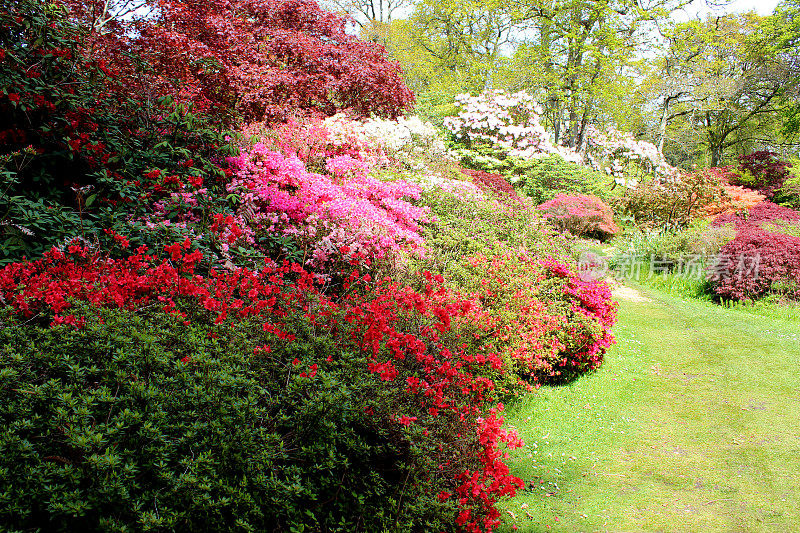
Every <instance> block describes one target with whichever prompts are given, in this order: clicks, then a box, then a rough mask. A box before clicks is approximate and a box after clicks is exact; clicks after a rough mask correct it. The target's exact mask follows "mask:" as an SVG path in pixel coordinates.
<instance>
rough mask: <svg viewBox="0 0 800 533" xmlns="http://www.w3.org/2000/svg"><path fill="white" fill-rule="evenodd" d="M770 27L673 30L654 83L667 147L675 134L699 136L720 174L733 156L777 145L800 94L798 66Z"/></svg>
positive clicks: (699, 24) (724, 22)
mask: <svg viewBox="0 0 800 533" xmlns="http://www.w3.org/2000/svg"><path fill="white" fill-rule="evenodd" d="M771 27H772V22H771V21H770V18H766V19H765V18H762V17H759V16H757V15H755V14H746V15H727V16H722V17H712V18H708V19H707V20H706V21H690V22H686V23H683V24H680V25H678V26H677V27H676V28H675V29H674V32H673V33H672V34H671V35H670V38H669V43H670V44H669V49H668V50H667V53H666V55H665V56H664V57H663V58H661V59H660V60H659V62H658V65H657V67H656V68H655V69H654V70H653V72H652V75H651V78H650V81H649V82H648V84H649V87H650V89H651V90H652V92H653V93H654V94H657V95H659V96H660V104H661V105H660V109H659V115H660V120H659V138H660V143H661V144H662V146H663V143H664V140H666V139H668V137H669V136H670V135H671V134H672V133H674V132H683V134H679V135H675V136H673V138H674V139H677V138H680V137H683V139H684V141H688V142H692V141H691V135H689V139H686V136H685V135H684V134H685V133H686V132H691V131H693V132H694V142H696V143H698V144H700V145H702V146H703V147H704V149H705V152H706V154H707V157H708V163H709V164H710V165H711V166H717V165H718V164H720V163H721V162H722V161H723V160H724V158H725V154H726V152H727V151H733V152H738V153H744V152H747V151H751V150H753V149H755V148H757V147H759V146H761V145H763V144H765V143H767V144H769V143H770V142H774V141H776V140H777V139H776V136H775V132H776V130H777V129H778V127H779V124H778V123H777V122H776V121H777V119H778V117H779V116H780V112H781V109H782V108H785V107H786V102H787V98H788V99H791V98H792V97H793V96H792V95H794V94H796V91H797V65H796V59H795V57H794V56H793V55H792V54H786V53H785V45H781V44H779V41H776V40H775V32H774V30H773V29H771ZM771 42H772V43H777V44H769V43H771ZM668 125H669V126H670V131H669V132H668ZM687 151H689V152H691V150H687Z"/></svg>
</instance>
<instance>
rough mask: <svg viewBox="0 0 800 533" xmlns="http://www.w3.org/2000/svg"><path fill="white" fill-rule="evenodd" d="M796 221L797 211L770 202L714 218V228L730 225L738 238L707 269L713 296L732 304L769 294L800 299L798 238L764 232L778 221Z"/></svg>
mask: <svg viewBox="0 0 800 533" xmlns="http://www.w3.org/2000/svg"><path fill="white" fill-rule="evenodd" d="M798 220H800V211H795V210H793V209H789V208H788V207H782V206H779V205H776V204H773V203H771V202H762V203H760V204H758V205H757V206H755V207H753V208H751V209H749V210H748V211H746V212H740V213H737V214H725V215H721V216H719V217H717V218H716V219H715V220H714V222H713V225H714V226H722V225H726V224H730V225H733V227H734V228H735V229H736V231H737V234H736V237H735V238H734V239H733V240H732V241H731V242H729V243H728V244H727V245H725V246H724V247H723V248H722V249H721V250H720V253H719V255H718V256H717V260H716V262H715V263H714V264H713V265H712V266H711V267H710V271H709V275H710V278H711V280H712V283H713V286H714V290H715V292H716V293H717V294H718V295H720V296H721V297H723V298H730V299H735V300H752V299H756V298H760V297H762V296H765V295H767V294H769V293H771V292H775V293H781V294H783V295H784V296H787V297H789V298H794V299H797V298H800V237H797V236H793V235H786V234H783V233H779V232H772V231H769V230H768V229H765V227H767V228H768V227H769V224H771V223H775V222H778V221H784V222H796V221H798Z"/></svg>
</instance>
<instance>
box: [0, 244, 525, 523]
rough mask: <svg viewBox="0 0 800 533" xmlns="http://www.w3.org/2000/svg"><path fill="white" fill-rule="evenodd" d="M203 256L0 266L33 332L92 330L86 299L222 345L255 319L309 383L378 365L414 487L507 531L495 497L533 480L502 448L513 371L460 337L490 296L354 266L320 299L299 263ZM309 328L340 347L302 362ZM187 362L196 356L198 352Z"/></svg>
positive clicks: (384, 413) (181, 253)
mask: <svg viewBox="0 0 800 533" xmlns="http://www.w3.org/2000/svg"><path fill="white" fill-rule="evenodd" d="M192 248H193V247H192V244H191V242H188V241H187V242H183V243H175V244H173V245H170V246H168V247H166V249H165V251H166V252H167V253H168V254H169V259H168V260H160V259H158V258H157V257H156V256H155V255H152V254H148V253H147V250H144V249H140V250H137V253H136V254H134V255H132V256H130V257H128V258H126V259H118V260H115V259H111V258H107V257H105V256H103V255H102V254H99V253H97V252H93V251H92V250H89V249H87V248H85V247H81V246H77V245H75V246H71V247H70V249H69V250H68V251H66V252H60V251H58V250H52V251H51V252H49V253H48V254H47V255H46V256H45V257H44V258H43V259H41V260H39V261H35V262H32V263H24V264H13V265H9V266H7V267H6V268H4V269H3V270H0V296H2V301H3V302H4V303H5V304H6V305H7V306H8V307H9V309H11V310H12V312H13V313H14V314H17V315H19V316H20V317H22V318H24V319H27V324H28V326H36V327H40V328H54V327H69V328H77V329H79V330H80V329H82V328H85V327H87V325H91V324H92V323H93V322H92V321H93V320H95V319H94V318H92V316H90V314H88V313H86V312H85V310H84V309H83V308H81V307H80V306H77V307H76V305H77V303H76V302H88V303H89V304H91V305H92V306H96V307H103V308H118V309H127V310H130V311H133V312H141V311H143V310H147V309H151V310H152V309H162V310H163V311H164V312H166V313H169V314H172V315H175V316H176V317H178V319H179V320H182V321H183V322H184V324H185V325H186V326H187V327H189V326H191V325H192V324H204V325H205V327H207V328H211V329H210V330H209V334H210V335H214V336H220V337H223V338H224V337H225V335H226V331H227V328H229V327H232V326H231V324H239V323H243V322H246V321H248V320H255V321H256V322H255V323H257V324H258V325H259V327H260V330H261V331H263V332H264V334H263V335H262V334H259V335H258V339H259V343H260V344H259V345H258V346H257V347H256V348H257V351H260V352H264V353H272V354H275V355H274V356H275V357H279V356H280V355H281V354H284V355H285V354H293V353H296V354H298V355H297V357H296V358H295V360H294V363H292V362H291V360H290V359H287V360H285V361H284V364H292V365H293V366H299V365H302V367H301V368H302V370H298V372H297V374H298V375H299V377H300V378H305V379H311V380H313V379H315V378H318V377H317V374H318V373H321V372H327V373H328V374H330V372H331V371H332V370H331V369H332V368H335V367H336V365H337V364H340V363H342V361H345V362H346V361H347V360H348V358H351V357H352V356H353V354H362V355H363V356H364V357H365V358H366V360H365V363H366V370H367V371H368V372H369V373H371V374H374V375H375V376H376V377H377V378H379V379H378V383H381V384H382V385H380V387H383V389H382V391H381V392H380V393H379V394H377V397H379V398H380V401H379V402H377V403H372V404H370V405H369V406H368V407H367V409H368V410H369V413H368V414H369V415H370V416H374V417H377V419H379V420H382V421H383V422H382V423H383V424H389V425H392V424H393V425H394V426H393V427H395V428H397V429H396V430H395V431H394V433H395V434H396V435H397V436H396V437H395V438H402V439H405V440H406V442H408V446H412V447H413V448H414V449H417V450H420V451H421V450H425V452H424V453H422V455H421V456H415V455H411V456H408V457H406V458H405V459H400V458H398V461H400V460H406V461H407V460H412V459H411V457H418V458H417V459H415V460H418V461H423V462H424V463H425V466H422V465H420V468H419V469H417V470H414V477H413V478H411V479H412V481H413V483H414V484H415V485H417V486H418V487H419V488H422V487H425V488H426V489H425V490H428V491H432V492H430V496H431V497H434V496H435V497H436V498H437V499H438V501H439V502H440V503H441V504H443V505H445V506H446V509H445V510H447V509H453V510H454V511H453V512H454V513H455V514H454V515H453V518H452V519H453V520H454V521H455V523H456V524H457V525H458V526H460V527H461V528H462V529H464V530H467V531H491V530H493V529H494V528H495V527H496V526H497V525H498V524H499V512H498V511H497V510H496V508H495V507H494V503H495V501H496V499H497V498H498V497H501V496H504V495H509V494H512V495H513V493H514V492H515V491H516V490H517V489H518V488H520V487H521V485H522V482H521V481H520V480H519V479H517V478H515V477H513V476H511V475H510V474H509V472H508V467H507V466H506V465H505V464H504V462H503V458H504V456H505V455H504V454H505V452H504V451H503V446H509V447H515V446H518V445H520V444H521V442H520V441H519V438H518V437H517V436H516V434H515V433H513V432H508V431H506V430H504V429H503V428H502V427H501V426H502V418H501V415H500V411H501V410H502V406H500V405H496V398H497V394H496V392H495V389H496V386H495V384H494V382H493V381H492V379H490V378H489V377H487V376H489V375H491V374H493V373H496V372H497V371H499V370H503V369H502V363H501V362H500V361H499V360H498V359H496V358H483V359H481V358H476V357H474V355H473V354H474V353H475V351H476V350H475V348H474V345H475V343H476V342H480V341H479V340H476V338H475V337H473V336H470V335H462V331H474V330H476V329H478V328H479V327H480V325H481V324H483V322H484V317H485V316H486V311H485V310H483V308H482V306H481V303H480V302H479V301H477V300H475V299H474V298H470V297H463V296H460V295H459V294H457V293H454V292H452V291H449V290H448V289H446V288H445V287H444V286H443V285H442V281H443V280H442V279H441V278H440V277H434V276H431V275H428V274H426V277H425V281H424V288H423V289H422V290H421V291H415V290H413V289H411V288H409V287H404V286H400V285H398V284H396V283H393V282H392V281H391V280H388V279H387V280H384V281H382V282H381V283H378V284H374V283H373V282H371V280H370V278H369V276H361V275H360V274H359V272H358V271H357V270H353V272H352V273H351V275H350V277H349V284H348V285H347V289H348V290H350V294H349V295H346V296H345V297H344V298H343V299H341V300H339V301H338V302H337V301H333V300H330V299H328V298H325V297H323V296H321V295H319V293H318V290H317V288H316V282H315V279H314V277H313V276H312V275H311V274H309V273H307V272H306V271H304V270H303V269H302V268H301V267H299V266H298V265H289V264H286V265H284V266H282V267H267V268H264V269H263V270H262V271H260V272H253V271H249V270H246V269H237V270H234V271H230V272H215V271H213V270H212V271H211V273H210V275H209V276H208V277H203V276H200V275H197V274H196V273H195V272H194V267H195V265H196V264H197V263H198V262H199V261H200V260H201V255H202V254H201V253H200V252H199V251H197V250H193V249H192ZM357 287H361V288H360V289H359V290H355V289H356V288H357ZM351 288H352V289H351ZM76 309H78V310H79V312H76V311H75V310H76ZM470 324H472V325H470ZM308 327H312V328H313V329H314V330H315V331H316V333H314V338H317V337H318V336H320V335H322V336H323V337H329V338H330V339H331V341H332V342H333V343H334V344H335V345H336V346H338V348H337V349H336V350H335V351H332V352H328V353H325V352H324V351H323V352H321V353H320V354H318V355H317V356H315V357H314V358H313V359H311V358H309V357H307V356H305V355H303V353H305V352H304V349H303V348H302V346H303V344H302V343H303V342H308V341H307V340H302V339H303V338H304V337H303V333H302V331H304V328H308ZM296 342H297V343H300V344H296V345H295V343H296ZM323 355H326V356H327V357H324V358H323V357H322V356H323ZM176 357H177V358H179V359H180V358H183V360H184V361H190V360H191V357H192V355H191V354H183V353H177V354H176ZM359 357H360V356H359ZM342 364H343V363H342ZM347 367H348V368H351V367H352V365H350V364H348V365H347ZM376 386H377V385H376ZM303 445H304V446H307V445H310V443H308V442H304V443H303ZM428 463H431V464H428ZM387 466H388V468H392V469H402V468H405V467H407V466H408V465H406V466H405V467H404V466H401V465H400V464H390V465H384V468H386V467H387ZM408 479H409V478H408V476H406V481H408ZM397 482H398V483H400V480H398V481H397ZM353 511H354V510H353V509H349V510H347V511H346V512H353ZM438 512H442V509H439V510H438ZM339 518H341V517H339ZM423 518H424V517H423Z"/></svg>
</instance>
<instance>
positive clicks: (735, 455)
mask: <svg viewBox="0 0 800 533" xmlns="http://www.w3.org/2000/svg"><path fill="white" fill-rule="evenodd" d="M643 294H644V295H645V296H647V297H649V298H650V299H651V301H649V302H634V301H629V300H622V299H620V312H619V322H618V324H617V326H616V327H615V333H616V336H617V340H618V344H617V346H616V347H614V348H613V349H612V350H611V351H610V352H609V354H608V355H607V356H606V360H605V363H604V365H603V367H602V368H601V369H600V370H599V371H598V372H596V373H595V374H593V375H590V376H585V377H583V378H581V379H580V380H578V381H577V382H575V383H573V384H571V385H570V386H566V387H560V388H547V389H545V388H543V389H540V390H539V391H538V392H537V393H536V394H533V395H531V396H529V397H527V398H525V399H524V400H521V401H519V402H518V403H516V404H515V405H511V406H509V408H508V412H507V417H506V420H507V422H508V423H509V424H510V425H512V426H516V427H517V429H518V430H519V431H520V433H521V434H522V436H523V438H524V440H525V443H526V446H525V448H523V449H521V450H518V451H517V452H516V453H515V454H514V455H513V459H512V461H511V464H512V472H513V473H514V474H515V475H517V476H520V477H521V478H523V479H524V480H525V481H526V488H525V490H524V491H521V492H520V493H519V494H518V496H517V497H516V498H514V499H513V500H511V501H509V502H506V503H505V504H504V505H503V514H504V520H505V521H506V523H507V526H505V527H504V528H503V529H502V531H510V530H511V526H512V525H516V526H517V527H518V531H568V532H577V531H670V532H672V531H676V532H677V531H691V532H697V531H703V532H705V531H736V532H740V531H765V532H777V531H800V369H798V365H799V364H800V325H799V324H798V323H797V322H784V321H781V320H777V319H772V318H764V317H758V316H754V315H752V314H750V313H747V312H744V311H741V310H736V309H724V308H720V307H717V306H714V305H713V304H711V303H706V302H699V301H685V300H681V299H678V298H674V297H671V296H666V295H664V294H662V293H655V292H650V291H643Z"/></svg>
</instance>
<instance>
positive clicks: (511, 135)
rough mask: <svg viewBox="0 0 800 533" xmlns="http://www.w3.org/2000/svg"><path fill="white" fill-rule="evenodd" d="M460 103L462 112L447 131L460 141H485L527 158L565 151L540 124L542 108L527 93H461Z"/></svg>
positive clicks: (448, 120)
mask: <svg viewBox="0 0 800 533" xmlns="http://www.w3.org/2000/svg"><path fill="white" fill-rule="evenodd" d="M456 102H458V103H459V104H460V106H461V111H460V112H459V113H458V115H457V116H455V117H447V118H445V120H444V126H445V128H447V129H448V130H450V131H451V132H452V133H453V135H454V136H455V138H456V139H460V140H463V141H466V142H468V143H470V142H476V141H477V142H481V141H484V142H487V143H489V144H492V145H495V146H499V147H502V148H504V149H505V150H506V151H507V152H508V154H509V155H511V156H515V157H521V158H525V159H529V158H532V157H537V156H541V155H545V154H552V153H560V151H561V150H560V149H559V148H558V147H556V146H555V145H553V143H552V141H551V140H550V136H549V135H548V134H547V132H546V131H545V129H544V127H542V125H541V124H540V123H539V113H540V111H539V108H538V106H537V105H536V103H535V102H534V100H533V96H531V95H530V94H528V93H527V92H525V91H520V92H517V93H513V94H507V93H505V92H504V91H499V90H496V91H486V92H484V93H482V94H479V95H478V96H471V95H469V94H459V95H458V96H456Z"/></svg>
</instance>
